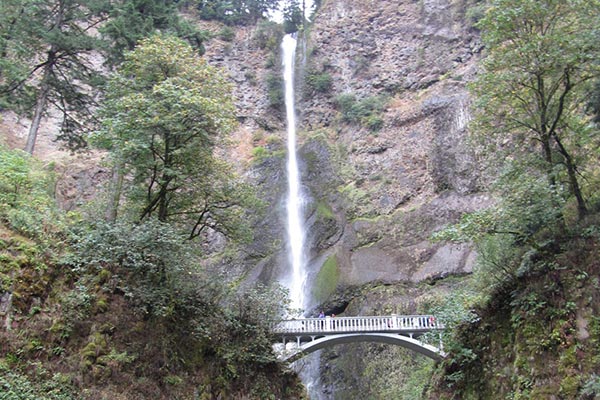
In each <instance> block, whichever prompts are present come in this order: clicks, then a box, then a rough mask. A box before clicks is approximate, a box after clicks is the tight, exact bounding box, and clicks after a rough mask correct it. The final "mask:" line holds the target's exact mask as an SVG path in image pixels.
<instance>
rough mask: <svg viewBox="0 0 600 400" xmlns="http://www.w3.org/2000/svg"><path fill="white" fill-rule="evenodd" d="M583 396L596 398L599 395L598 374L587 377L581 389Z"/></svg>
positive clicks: (599, 383) (599, 380)
mask: <svg viewBox="0 0 600 400" xmlns="http://www.w3.org/2000/svg"><path fill="white" fill-rule="evenodd" d="M581 394H582V395H583V396H587V397H585V398H589V399H597V398H599V397H600V376H598V375H596V374H592V376H590V377H589V379H588V380H587V381H586V382H585V383H584V384H583V390H582V391H581Z"/></svg>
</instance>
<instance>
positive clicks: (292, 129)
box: [281, 34, 322, 400]
mask: <svg viewBox="0 0 600 400" xmlns="http://www.w3.org/2000/svg"><path fill="white" fill-rule="evenodd" d="M296 44H297V41H296V38H295V37H294V35H293V34H288V35H286V36H285V37H284V38H283V42H282V43H281V48H282V53H283V75H284V76H283V78H284V83H285V110H286V117H287V143H288V145H287V154H288V156H287V176H288V195H287V201H286V211H287V236H288V238H287V239H288V246H287V250H288V263H289V265H290V266H291V273H290V274H289V276H288V279H287V285H286V286H287V287H288V288H289V290H290V298H291V301H292V304H291V305H292V307H293V308H294V309H304V307H305V306H306V303H307V295H306V293H305V290H306V288H305V282H306V275H307V271H306V246H305V242H306V231H305V229H304V224H303V222H304V216H303V207H304V204H305V198H304V196H303V193H302V185H301V180H300V171H299V169H298V157H297V153H296V112H295V101H294V61H295V59H296ZM319 364H320V352H318V353H315V354H311V355H310V356H309V357H306V358H305V359H304V360H301V361H297V362H296V363H295V366H294V369H295V370H296V371H297V372H298V374H299V375H300V379H301V380H302V382H303V383H304V385H305V386H306V388H307V391H308V393H309V398H311V399H314V400H319V399H321V398H322V397H321V395H320V393H319V387H320V380H319Z"/></svg>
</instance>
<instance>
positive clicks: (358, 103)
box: [336, 94, 387, 132]
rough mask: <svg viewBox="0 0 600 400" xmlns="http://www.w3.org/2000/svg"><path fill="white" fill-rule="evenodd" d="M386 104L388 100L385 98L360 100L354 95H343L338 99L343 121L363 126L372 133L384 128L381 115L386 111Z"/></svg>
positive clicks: (377, 97)
mask: <svg viewBox="0 0 600 400" xmlns="http://www.w3.org/2000/svg"><path fill="white" fill-rule="evenodd" d="M386 102H387V100H386V99H385V98H384V97H383V96H373V97H367V98H364V99H362V100H358V99H357V98H356V96H354V95H353V94H342V95H340V96H338V97H337V99H336V104H337V107H338V109H339V111H340V112H341V113H342V120H343V121H345V122H348V123H353V124H360V125H363V126H365V127H367V128H368V129H369V130H371V131H372V132H375V131H378V130H379V129H381V128H382V127H383V119H382V117H381V114H382V113H383V111H384V109H385V104H386Z"/></svg>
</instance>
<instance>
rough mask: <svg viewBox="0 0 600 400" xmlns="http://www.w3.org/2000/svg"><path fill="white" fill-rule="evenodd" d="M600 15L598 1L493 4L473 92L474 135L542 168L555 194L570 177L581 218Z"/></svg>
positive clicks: (502, 0) (496, 0)
mask: <svg viewBox="0 0 600 400" xmlns="http://www.w3.org/2000/svg"><path fill="white" fill-rule="evenodd" d="M598 10H600V2H599V1H597V0H493V1H492V4H491V7H490V9H489V10H488V12H487V14H486V16H485V17H484V18H483V19H482V20H480V22H479V23H478V27H479V28H480V29H481V30H482V36H483V40H484V43H485V45H486V48H487V51H488V54H487V57H486V59H485V60H484V62H483V70H482V72H481V74H480V75H479V76H478V78H477V81H476V82H475V83H474V85H473V89H474V93H475V96H476V102H477V103H476V106H477V107H476V108H477V123H476V124H475V130H476V131H477V132H476V133H478V134H479V137H480V138H483V140H484V141H485V142H486V143H487V144H492V145H493V146H494V148H495V149H496V150H502V149H505V150H506V149H507V148H508V149H509V153H510V156H509V157H508V159H511V160H513V161H514V160H516V161H523V162H527V163H528V166H529V168H533V169H538V168H541V170H542V171H543V173H544V174H545V176H546V179H547V181H548V184H549V185H550V187H551V188H555V187H557V185H560V183H561V179H562V178H563V177H565V179H566V181H567V183H568V187H569V193H570V194H571V195H572V196H573V197H574V198H575V201H576V203H577V211H578V216H579V218H583V216H585V214H586V213H587V207H586V203H585V199H584V196H583V194H582V189H581V184H580V179H579V174H580V173H581V169H582V168H583V167H584V166H585V157H586V154H585V150H586V143H587V141H588V140H589V137H590V135H592V134H594V135H595V134H597V131H595V130H593V129H590V128H589V124H588V116H586V115H585V114H584V108H585V100H584V99H585V98H586V97H587V96H588V95H589V93H590V88H591V85H592V83H593V80H594V79H596V78H597V77H598V76H599V72H600V69H599V64H598V60H600V47H598V46H597V39H598V36H597V32H596V30H597V27H598V24H599V23H600V13H599V12H598ZM532 154H533V155H534V157H533V158H531V159H528V157H529V156H530V155H532ZM531 160H533V162H529V161H531ZM525 172H526V173H527V170H525Z"/></svg>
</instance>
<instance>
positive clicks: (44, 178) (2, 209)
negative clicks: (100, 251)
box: [0, 146, 65, 241]
mask: <svg viewBox="0 0 600 400" xmlns="http://www.w3.org/2000/svg"><path fill="white" fill-rule="evenodd" d="M53 182H54V176H53V175H52V173H51V172H50V171H45V170H44V169H43V168H42V166H41V165H40V164H39V163H38V162H36V160H34V159H33V158H31V157H30V156H29V154H27V153H25V152H23V151H20V150H8V149H6V148H4V147H1V146H0V218H1V219H3V220H4V221H5V222H7V223H8V225H9V226H10V227H11V228H12V229H14V230H16V231H17V232H19V233H21V234H22V235H25V236H27V237H30V238H32V239H37V240H39V241H44V240H46V241H48V240H52V236H55V235H59V234H61V231H63V230H64V229H65V226H64V225H63V224H62V221H63V218H62V217H61V214H60V213H59V212H58V210H57V207H56V204H55V201H54V199H53V196H52V195H53V194H52V191H51V188H53V187H54V184H53Z"/></svg>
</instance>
